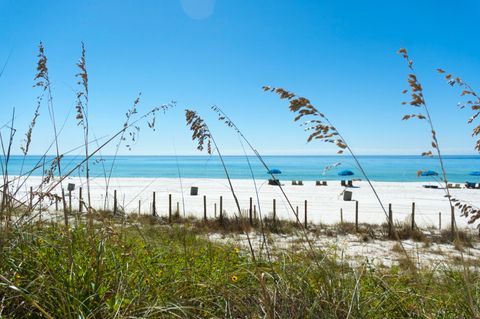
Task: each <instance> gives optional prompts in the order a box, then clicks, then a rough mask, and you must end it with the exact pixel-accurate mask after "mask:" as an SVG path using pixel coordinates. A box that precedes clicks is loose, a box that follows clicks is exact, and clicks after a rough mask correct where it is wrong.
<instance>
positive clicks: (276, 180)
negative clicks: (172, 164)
mask: <svg viewBox="0 0 480 319" xmlns="http://www.w3.org/2000/svg"><path fill="white" fill-rule="evenodd" d="M268 185H273V186H280V181H279V180H278V179H269V180H268Z"/></svg>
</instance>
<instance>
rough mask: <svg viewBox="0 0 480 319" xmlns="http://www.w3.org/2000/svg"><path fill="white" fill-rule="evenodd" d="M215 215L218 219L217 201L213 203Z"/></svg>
mask: <svg viewBox="0 0 480 319" xmlns="http://www.w3.org/2000/svg"><path fill="white" fill-rule="evenodd" d="M213 213H214V214H213V217H215V219H217V203H215V204H213Z"/></svg>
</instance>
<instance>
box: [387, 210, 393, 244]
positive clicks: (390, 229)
mask: <svg viewBox="0 0 480 319" xmlns="http://www.w3.org/2000/svg"><path fill="white" fill-rule="evenodd" d="M392 235H393V212H392V204H388V236H389V237H392Z"/></svg>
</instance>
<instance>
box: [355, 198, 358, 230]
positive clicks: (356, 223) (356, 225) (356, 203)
mask: <svg viewBox="0 0 480 319" xmlns="http://www.w3.org/2000/svg"><path fill="white" fill-rule="evenodd" d="M355 231H356V232H357V233H358V200H357V201H355Z"/></svg>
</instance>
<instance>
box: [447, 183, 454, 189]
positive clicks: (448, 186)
mask: <svg viewBox="0 0 480 319" xmlns="http://www.w3.org/2000/svg"><path fill="white" fill-rule="evenodd" d="M447 188H455V187H454V186H453V184H450V183H448V184H447Z"/></svg>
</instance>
